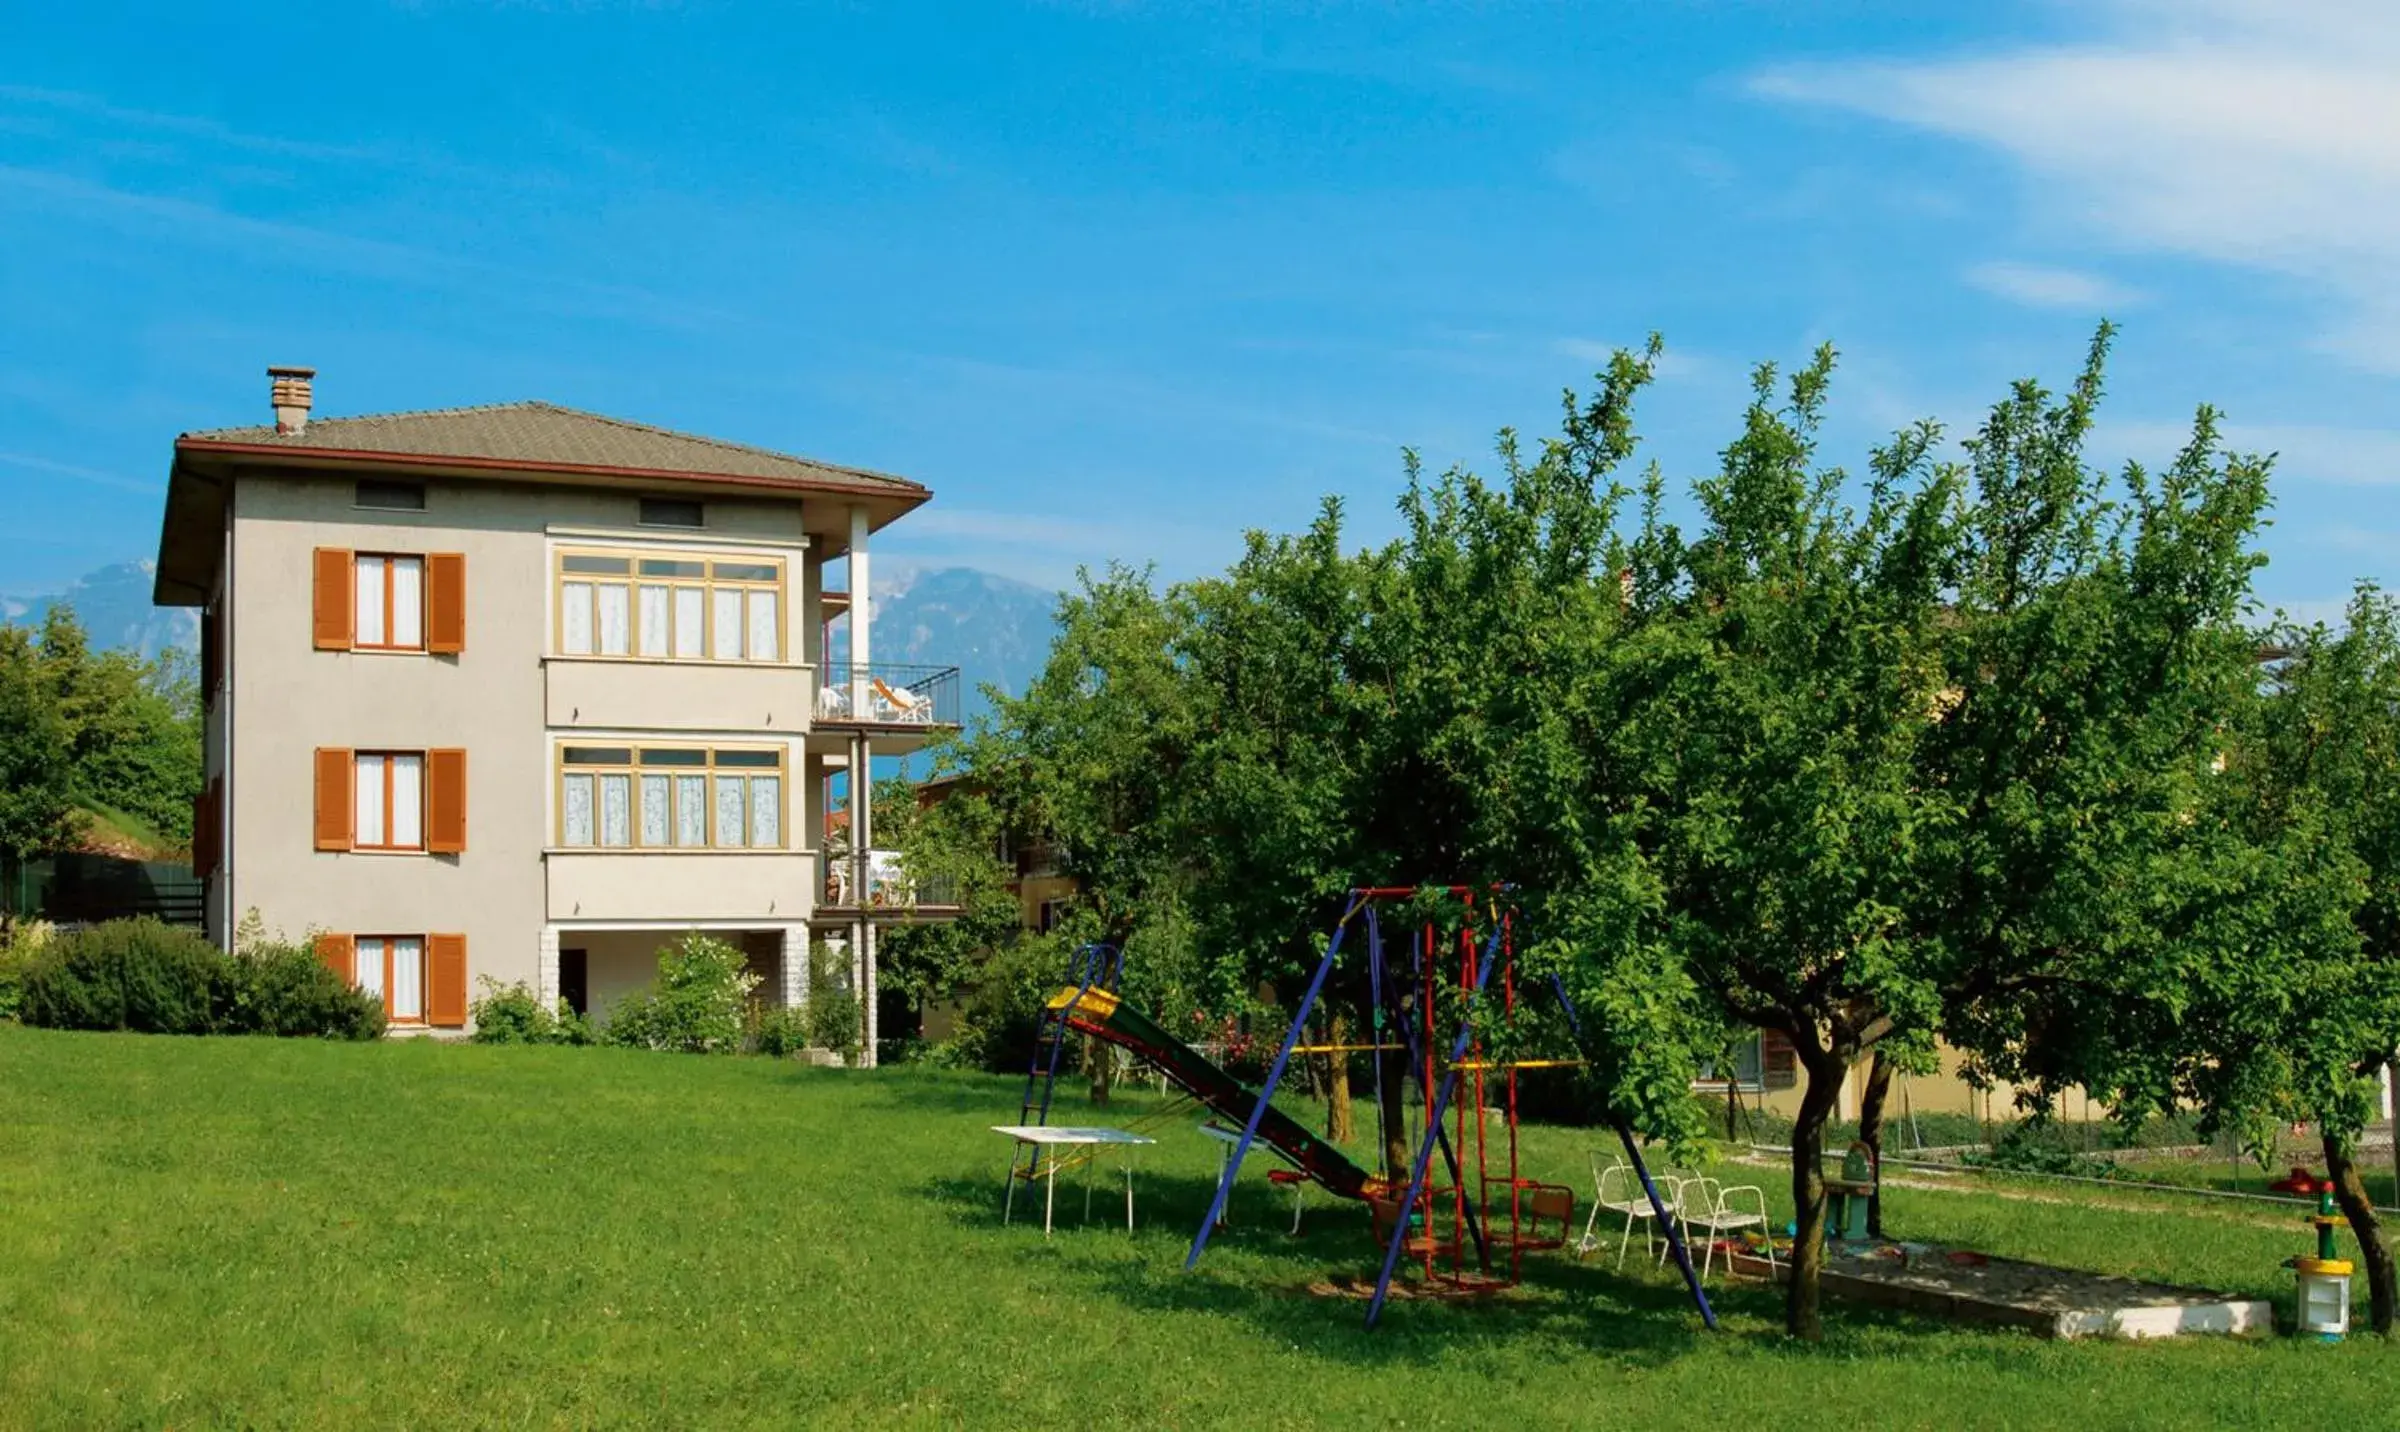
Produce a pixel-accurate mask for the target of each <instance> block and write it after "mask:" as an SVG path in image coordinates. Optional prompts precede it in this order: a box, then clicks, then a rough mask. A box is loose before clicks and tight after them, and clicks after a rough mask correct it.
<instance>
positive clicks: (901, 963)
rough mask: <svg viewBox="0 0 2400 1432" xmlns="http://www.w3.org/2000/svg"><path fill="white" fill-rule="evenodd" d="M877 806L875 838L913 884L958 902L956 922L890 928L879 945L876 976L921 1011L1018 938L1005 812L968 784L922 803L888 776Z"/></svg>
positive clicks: (972, 978) (964, 985)
mask: <svg viewBox="0 0 2400 1432" xmlns="http://www.w3.org/2000/svg"><path fill="white" fill-rule="evenodd" d="M937 754H940V753H937ZM875 809H876V810H877V812H878V813H879V816H878V821H877V825H878V829H877V838H878V839H879V840H880V841H881V842H883V843H884V844H886V845H887V846H888V847H889V848H891V849H894V850H897V851H899V852H900V861H901V866H902V868H903V869H904V870H905V871H906V872H907V874H908V877H909V880H910V882H911V883H912V885H914V886H916V887H918V888H920V889H938V891H939V892H940V894H941V896H942V899H943V901H944V903H955V904H956V905H957V906H958V907H959V914H958V916H957V918H955V919H951V920H930V921H924V922H921V923H920V922H910V923H904V924H897V925H893V926H890V927H888V928H887V929H886V930H885V931H884V933H883V935H882V937H881V942H880V944H879V945H878V947H877V950H878V953H877V966H878V979H879V981H880V982H882V983H883V984H884V985H886V986H887V987H890V988H894V989H899V990H902V991H904V992H905V993H906V994H907V995H908V997H909V999H910V1001H911V1002H912V1003H914V1004H915V1005H916V1006H917V1008H918V1010H919V1011H920V1012H922V1010H923V1009H924V1007H925V1006H926V1005H927V1004H929V1003H932V1002H935V1001H939V1000H949V999H957V998H959V997H960V996H961V995H963V994H964V993H965V992H966V991H967V990H968V989H970V988H971V987H972V986H973V985H974V984H975V982H976V980H977V977H978V976H979V975H980V974H981V972H982V971H983V969H984V968H985V967H986V966H987V965H989V964H990V963H991V961H992V960H993V959H995V958H997V957H999V956H1001V955H1002V954H1004V953H1005V952H1006V951H1008V950H1010V949H1011V948H1013V947H1014V946H1015V945H1016V944H1017V943H1018V941H1019V940H1020V939H1021V938H1022V937H1023V935H1024V925H1023V919H1022V915H1021V907H1020V905H1019V903H1018V899H1017V895H1016V892H1015V891H1014V890H1013V889H1011V888H1010V885H1009V882H1010V880H1011V879H1013V878H1014V874H1015V872H1014V871H1012V870H1010V869H1009V868H1008V867H1007V866H1005V865H1003V864H1002V863H1001V861H1000V849H1001V846H1002V835H1003V832H1004V831H1005V829H1006V817H1005V815H1004V813H1003V812H1002V811H1001V809H1000V808H999V806H998V805H997V804H996V803H995V802H994V801H993V800H992V799H991V798H990V796H989V795H988V794H986V793H985V792H984V791H983V790H982V789H980V788H979V787H978V786H976V785H975V784H974V783H972V782H969V783H967V784H965V785H964V786H962V787H961V788H960V789H957V790H954V791H952V792H950V793H949V794H948V795H946V796H945V797H944V798H942V799H941V800H939V801H936V802H934V803H933V804H931V805H929V806H925V807H922V808H920V807H919V806H918V804H917V802H916V798H915V794H914V792H913V791H912V790H911V789H910V787H909V786H908V785H907V784H906V783H905V782H904V781H897V780H895V781H890V782H887V783H886V788H885V789H884V790H882V791H880V792H878V793H877V798H876V803H875Z"/></svg>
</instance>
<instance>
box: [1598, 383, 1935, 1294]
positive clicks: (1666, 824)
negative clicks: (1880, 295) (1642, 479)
mask: <svg viewBox="0 0 2400 1432" xmlns="http://www.w3.org/2000/svg"><path fill="white" fill-rule="evenodd" d="M1832 370H1833V353H1832V351H1831V350H1830V349H1821V350H1819V352H1818V354H1817V355H1816V358H1815V359H1814V361H1813V362H1811V363H1810V364H1809V365H1808V366H1807V367H1805V368H1803V369H1801V370H1800V371H1799V372H1797V373H1796V374H1794V375H1793V376H1792V377H1791V379H1790V381H1789V384H1788V386H1786V387H1785V388H1784V392H1785V394H1786V396H1785V398H1784V399H1783V401H1782V402H1781V403H1778V401H1777V399H1776V392H1777V382H1776V374H1775V372H1774V370H1773V368H1772V367H1762V368H1761V369H1760V370H1759V371H1758V373H1757V376H1756V378H1755V381H1754V392H1753V398H1752V403H1751V406H1750V410H1749V412H1748V414H1747V416H1746V419H1745V422H1744V426H1743V430H1742V432H1741V434H1740V435H1739V436H1737V437H1736V438H1735V439H1734V441H1733V442H1732V443H1731V444H1730V445H1729V446H1728V447H1727V449H1726V451H1725V458H1724V465H1723V469H1722V471H1721V472H1720V473H1719V474H1718V475H1717V476H1715V477H1712V478H1708V479H1705V480H1703V481H1701V482H1700V483H1698V484H1696V494H1695V495H1696V496H1697V498H1698V500H1699V504H1700V507H1701V511H1702V514H1703V518H1704V520H1703V522H1702V524H1701V526H1700V528H1699V530H1698V535H1697V536H1696V537H1695V538H1693V539H1692V540H1690V541H1688V542H1687V541H1686V540H1685V539H1684V538H1683V536H1682V535H1681V534H1680V533H1679V532H1678V531H1676V530H1675V529H1673V528H1672V527H1669V526H1667V525H1666V524H1664V523H1662V522H1660V521H1659V520H1658V519H1657V517H1656V512H1657V503H1656V499H1655V496H1653V499H1652V501H1651V504H1650V511H1651V516H1650V518H1649V519H1648V520H1647V521H1646V522H1645V528H1644V531H1643V533H1642V536H1641V538H1640V540H1639V542H1638V544H1637V549H1636V559H1637V560H1636V566H1635V572H1636V576H1635V580H1634V583H1633V586H1634V594H1633V597H1632V599H1631V606H1632V608H1633V620H1632V626H1631V630H1630V631H1629V633H1628V635H1627V637H1626V640H1625V644H1624V647H1623V649H1622V651H1621V652H1620V653H1619V654H1618V656H1617V660H1616V661H1615V662H1614V663H1613V666H1612V668H1611V670H1610V679H1611V681H1612V682H1613V683H1616V684H1617V687H1618V690H1619V692H1620V695H1619V696H1618V697H1617V699H1616V701H1615V702H1614V703H1613V706H1614V713H1613V714H1614V719H1615V720H1616V722H1617V730H1616V736H1615V741H1614V745H1615V748H1616V751H1617V753H1618V759H1619V760H1620V761H1621V762H1622V763H1623V764H1624V766H1625V768H1626V770H1625V778H1624V784H1623V786H1622V787H1621V789H1620V791H1618V792H1610V791H1608V790H1607V789H1606V787H1602V788H1601V791H1600V795H1601V799H1600V800H1599V801H1598V802H1595V805H1596V807H1597V808H1595V809H1592V810H1590V811H1588V812H1584V813H1580V814H1582V816H1583V818H1584V819H1586V820H1588V821H1595V822H1597V821H1605V820H1608V819H1611V818H1615V819H1620V820H1623V819H1631V820H1632V821H1633V822H1634V823H1635V829H1636V831H1637V833H1638V834H1637V838H1638V840H1639V841H1640V843H1641V845H1642V848H1643V850H1644V851H1645V853H1646V856H1647V860H1648V863H1649V869H1650V873H1651V878H1652V879H1653V880H1654V881H1655V889H1656V903H1655V906H1654V910H1653V913H1652V916H1651V918H1650V919H1649V920H1648V921H1646V922H1645V928H1644V930H1643V931H1642V933H1641V935H1640V937H1639V938H1637V939H1635V940H1633V941H1630V942H1628V943H1627V945H1626V946H1625V947H1623V948H1622V949H1621V950H1619V951H1618V952H1615V953H1604V954H1603V955H1602V958H1601V960H1600V961H1599V966H1600V967H1599V968H1597V969H1594V970H1591V971H1590V972H1589V973H1588V975H1587V978H1594V977H1596V978H1597V982H1598V983H1600V984H1601V985H1602V986H1603V987H1605V985H1606V984H1607V983H1608V982H1609V980H1610V977H1611V976H1614V975H1615V974H1616V973H1617V971H1618V970H1619V969H1622V968H1623V967H1624V966H1626V965H1628V964H1631V965H1633V966H1635V967H1634V968H1633V969H1632V970H1630V971H1629V972H1628V973H1629V975H1630V976H1631V982H1632V983H1634V984H1636V986H1637V987H1656V986H1658V985H1659V984H1660V983H1661V982H1664V983H1666V984H1668V985H1669V986H1670V987H1672V985H1673V982H1674V981H1675V980H1676V979H1677V978H1678V977H1681V978H1688V979H1689V980H1690V981H1691V983H1692V984H1693V985H1695V986H1696V987H1697V988H1698V990H1699V991H1700V992H1701V993H1702V995H1703V996H1704V998H1705V1000H1706V1001H1707V1005H1708V1007H1709V1009H1710V1011H1711V1012H1712V1013H1713V1014H1715V1015H1717V1016H1718V1017H1720V1018H1723V1019H1729V1020H1731V1021H1733V1022H1736V1023H1739V1024H1744V1025H1750V1026H1755V1027H1758V1028H1762V1029H1773V1030H1776V1031H1779V1032H1780V1033H1782V1034H1783V1035H1784V1036H1785V1037H1786V1038H1788V1039H1789V1040H1790V1041H1791V1043H1792V1045H1793V1048H1794V1049H1795V1050H1796V1051H1797V1053H1798V1057H1799V1063H1800V1065H1801V1068H1802V1070H1803V1072H1804V1075H1805V1085H1804V1089H1803V1094H1802V1099H1801V1104H1800V1109H1799V1112H1798V1114H1797V1116H1796V1118H1795V1120H1794V1127H1793V1133H1792V1154H1791V1180H1792V1199H1793V1203H1794V1206H1795V1207H1796V1209H1797V1210H1798V1214H1799V1220H1798V1221H1799V1232H1798V1237H1797V1240H1796V1243H1795V1248H1794V1253H1793V1274H1792V1277H1791V1280H1790V1285H1789V1294H1788V1303H1787V1309H1786V1318H1787V1323H1788V1326H1789V1328H1790V1331H1791V1332H1793V1333H1794V1334H1796V1335H1799V1336H1803V1337H1811V1338H1813V1337H1816V1336H1819V1335H1820V1333H1821V1321H1820V1317H1819V1312H1818V1273H1819V1270H1820V1268H1821V1265H1822V1261H1823V1229H1824V1185H1823V1178H1822V1172H1821V1168H1820V1162H1821V1160H1822V1157H1823V1153H1824V1128H1825V1124H1826V1121H1827V1119H1828V1118H1829V1117H1830V1115H1831V1114H1832V1112H1833V1108H1834V1103H1835V1100H1836V1097H1837V1095H1838V1092H1839V1089H1840V1087H1841V1084H1842V1082H1843V1080H1844V1079H1845V1078H1847V1077H1848V1074H1849V1071H1850V1068H1851V1065H1852V1064H1853V1063H1855V1062H1856V1061H1857V1060H1858V1059H1859V1058H1860V1057H1861V1056H1862V1055H1864V1054H1866V1053H1868V1052H1870V1051H1871V1050H1873V1049H1874V1048H1875V1047H1876V1046H1877V1045H1878V1044H1880V1043H1882V1042H1884V1041H1886V1040H1889V1039H1893V1038H1895V1037H1899V1036H1905V1035H1908V1034H1910V1033H1912V1032H1917V1033H1920V1034H1921V1033H1922V1032H1925V1031H1930V1030H1931V1029H1933V1028H1934V1027H1935V1025H1936V1024H1937V1022H1938V1020H1939V1018H1940V1014H1941V1007H1942V1006H1941V988H1940V983H1939V974H1940V971H1939V967H1938V964H1937V962H1936V960H1935V957H1934V956H1935V952H1934V950H1933V949H1932V948H1931V947H1929V946H1928V945H1927V944H1926V943H1925V942H1922V941H1920V940H1918V939H1916V938H1915V937H1914V931H1913V930H1912V928H1911V924H1910V913H1911V911H1912V910H1913V909H1914V908H1915V906H1916V904H1917V895H1918V889H1919V884H1920V881H1921V880H1922V878H1923V877H1922V870H1921V865H1920V857H1921V851H1922V843H1923V840H1924V836H1925V833H1926V832H1927V830H1928V829H1929V828H1938V827H1939V826H1940V825H1941V824H1942V823H1943V821H1944V820H1945V819H1946V818H1947V810H1946V806H1947V798H1946V796H1945V794H1944V793H1943V792H1941V791H1939V790H1934V789H1928V788H1926V787H1925V786H1923V785H1922V784H1920V782H1919V780H1918V779H1917V764H1916V762H1917V752H1918V747H1919V745H1920V743H1921V742H1922V741H1923V739H1924V737H1925V734H1926V732H1927V730H1928V728H1929V727H1930V726H1931V725H1932V724H1933V721H1934V718H1935V713H1936V712H1937V710H1938V705H1939V703H1938V700H1937V698H1938V696H1939V694H1940V691H1941V677H1942V667H1941V661H1940V652H1939V641H1940V636H1939V633H1940V625H1941V620H1942V609H1943V600H1942V598H1943V591H1944V586H1945V581H1946V579H1947V577H1948V576H1949V569H1948V560H1949V556H1950V552H1951V549H1952V546H1953V538H1952V517H1953V508H1954V505H1955V503H1954V498H1955V494H1956V474H1955V472H1954V471H1952V470H1951V469H1949V468H1947V467H1944V466H1942V465H1939V464H1936V463H1934V462H1933V461H1932V460H1931V458H1930V452H1931V449H1932V445H1933V442H1934V440H1935V437H1936V433H1935V431H1934V429H1933V428H1932V427H1931V426H1930V425H1924V426H1919V427H1916V428H1912V429H1909V430H1907V431H1905V432H1903V433H1901V434H1900V435H1899V436H1898V437H1896V438H1895V439H1894V440H1893V442H1892V443H1891V444H1890V445H1888V446H1886V447H1884V448H1882V449H1880V450H1878V451H1877V452H1876V454H1875V457H1874V462H1873V465H1872V472H1871V476H1870V479H1869V481H1868V483H1867V491H1866V504H1865V507H1864V509H1863V510H1860V511H1854V510H1852V509H1851V508H1850V507H1849V506H1847V505H1846V504H1845V502H1844V495H1843V494H1844V487H1845V483H1846V477H1845V474H1844V473H1843V472H1842V471H1841V470H1840V469H1838V468H1818V467H1816V466H1815V465H1814V463H1815V451H1816V433H1817V429H1818V425H1819V422H1820V419H1821V415H1822V412H1823V405H1824V401H1825V395H1826V391H1827V386H1828V383H1829V381H1830V378H1831V375H1832ZM1612 795H1613V796H1615V800H1614V802H1613V804H1614V808H1613V809H1612V808H1611V804H1612V802H1611V800H1610V797H1611V796H1612ZM1687 1077H1688V1076H1687Z"/></svg>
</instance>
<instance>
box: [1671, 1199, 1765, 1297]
mask: <svg viewBox="0 0 2400 1432" xmlns="http://www.w3.org/2000/svg"><path fill="white" fill-rule="evenodd" d="M1681 1192H1682V1195H1683V1196H1682V1198H1681V1199H1680V1200H1678V1207H1677V1210H1676V1218H1677V1220H1678V1221H1679V1222H1681V1223H1682V1224H1683V1228H1684V1232H1685V1233H1687V1234H1688V1233H1691V1232H1693V1231H1694V1230H1697V1231H1698V1232H1699V1233H1700V1236H1701V1238H1702V1239H1703V1240H1704V1241H1705V1242H1706V1244H1707V1248H1706V1249H1705V1251H1703V1252H1702V1253H1701V1255H1700V1277H1701V1280H1702V1281H1703V1282H1705V1281H1706V1280H1707V1278H1708V1270H1709V1268H1710V1267H1711V1265H1713V1264H1714V1263H1715V1262H1716V1257H1717V1240H1718V1239H1720V1238H1723V1237H1725V1236H1726V1235H1728V1234H1733V1235H1737V1236H1738V1235H1740V1234H1741V1233H1743V1232H1746V1231H1747V1230H1749V1229H1752V1228H1755V1229H1757V1230H1758V1231H1759V1233H1760V1234H1761V1235H1762V1237H1763V1238H1764V1240H1765V1243H1766V1248H1767V1268H1768V1270H1769V1272H1770V1274H1771V1273H1772V1272H1773V1270H1774V1268H1775V1235H1774V1230H1773V1229H1772V1228H1770V1227H1769V1226H1768V1224H1767V1191H1766V1190H1765V1189H1763V1188H1760V1187H1759V1186H1758V1185H1756V1184H1749V1183H1745V1184H1736V1185H1734V1186H1733V1187H1731V1188H1727V1187H1726V1186H1725V1185H1724V1184H1721V1183H1719V1182H1717V1181H1716V1180H1715V1179H1713V1178H1709V1177H1706V1176H1705V1175H1704V1176H1702V1177H1699V1178H1695V1179H1693V1180H1692V1181H1691V1182H1690V1183H1688V1184H1685V1185H1684V1186H1683V1189H1682V1190H1681ZM1744 1203H1747V1204H1750V1205H1752V1207H1751V1208H1747V1209H1745V1208H1743V1207H1741V1206H1740V1205H1741V1204H1744ZM1725 1263H1726V1266H1727V1267H1729V1268H1730V1267H1731V1266H1733V1254H1732V1253H1731V1251H1730V1250H1729V1251H1728V1252H1727V1253H1726V1255H1725Z"/></svg>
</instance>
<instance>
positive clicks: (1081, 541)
mask: <svg viewBox="0 0 2400 1432" xmlns="http://www.w3.org/2000/svg"><path fill="white" fill-rule="evenodd" d="M907 530H908V535H909V536H910V537H913V538H940V537H957V538H967V539H972V540H976V541H987V542H1007V543H1013V544H1020V545H1032V546H1037V547H1046V548H1050V549H1053V550H1057V551H1067V552H1082V551H1093V550H1104V549H1108V548H1111V547H1116V548H1123V547H1124V546H1125V545H1126V543H1128V542H1129V541H1131V540H1132V539H1133V538H1134V537H1135V536H1137V535H1138V534H1136V533H1135V532H1134V531H1133V530H1132V529H1130V528H1128V527H1126V526H1125V525H1123V524H1121V523H1115V522H1103V521H1097V520H1094V519H1091V518H1085V517H1067V516H1060V515H1056V514H1049V513H1039V512H988V511H978V510H976V509H974V508H968V507H945V506H942V505H940V504H939V503H936V504H934V505H933V506H930V507H927V508H925V509H923V510H922V511H919V512H916V513H913V514H911V515H910V517H909V519H908V529H907Z"/></svg>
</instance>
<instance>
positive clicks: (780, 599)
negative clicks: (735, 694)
mask: <svg viewBox="0 0 2400 1432" xmlns="http://www.w3.org/2000/svg"><path fill="white" fill-rule="evenodd" d="M787 570H788V568H787V566H786V564H785V563H784V562H783V561H782V560H781V559H780V558H776V559H765V558H749V559H744V560H741V561H732V560H717V559H714V558H707V557H692V556H661V555H656V554H652V553H642V552H596V551H580V550H577V551H562V552H560V553H559V554H558V568H557V582H556V589H557V600H558V631H557V641H558V650H559V652H560V653H561V654H562V655H566V656H610V657H640V658H643V659H646V660H651V661H780V660H782V659H783V651H784V647H785V641H784V631H783V626H784V617H785V612H786V610H787V607H786V605H785V602H784V591H783V585H784V575H785V573H786V571H787Z"/></svg>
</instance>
